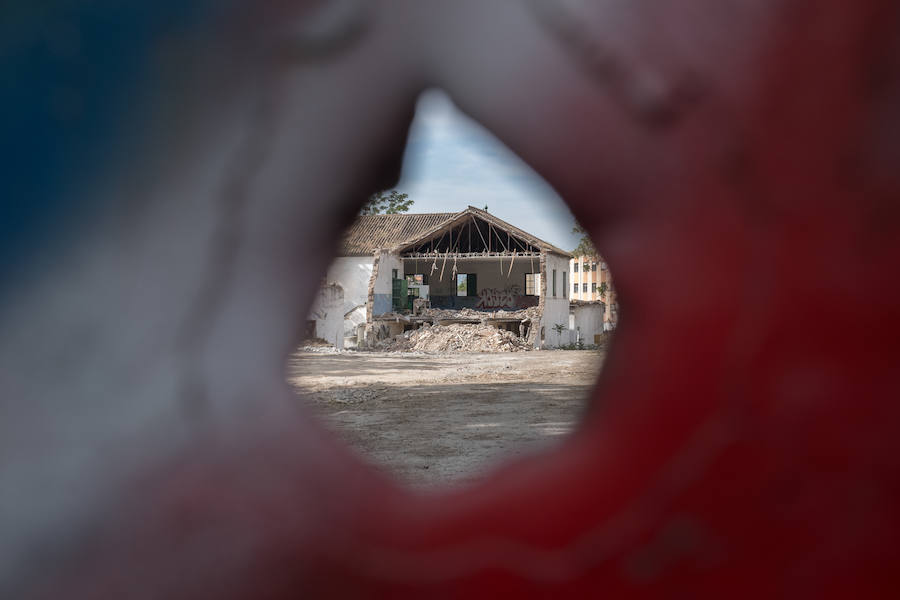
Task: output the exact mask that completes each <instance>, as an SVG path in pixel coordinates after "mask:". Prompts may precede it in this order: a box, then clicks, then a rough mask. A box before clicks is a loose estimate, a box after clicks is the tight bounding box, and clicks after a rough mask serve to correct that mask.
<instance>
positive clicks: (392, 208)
mask: <svg viewBox="0 0 900 600" xmlns="http://www.w3.org/2000/svg"><path fill="white" fill-rule="evenodd" d="M413 202H414V200H411V199H410V198H409V194H401V193H400V192H398V191H397V190H391V191H389V192H388V191H384V192H378V193H377V194H372V196H371V197H370V198H369V199H368V200H367V201H366V203H365V204H364V205H363V207H362V210H360V211H359V214H361V215H380V214H385V215H396V214H399V213H405V212H407V211H409V208H410V207H411V206H412V205H413Z"/></svg>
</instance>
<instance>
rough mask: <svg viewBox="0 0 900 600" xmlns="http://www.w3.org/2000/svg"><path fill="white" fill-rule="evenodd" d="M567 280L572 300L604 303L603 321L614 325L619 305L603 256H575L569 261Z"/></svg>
mask: <svg viewBox="0 0 900 600" xmlns="http://www.w3.org/2000/svg"><path fill="white" fill-rule="evenodd" d="M569 281H571V282H572V283H571V286H572V289H571V292H572V300H581V301H583V302H596V301H600V302H603V303H604V304H606V310H605V311H604V314H603V322H604V323H610V324H612V325H613V326H615V323H616V321H617V317H618V309H619V306H618V304H617V303H616V291H615V289H614V288H613V283H612V275H610V272H609V267H608V266H607V264H606V261H605V260H603V257H601V256H597V257H592V256H576V257H575V258H573V259H572V260H570V261H569Z"/></svg>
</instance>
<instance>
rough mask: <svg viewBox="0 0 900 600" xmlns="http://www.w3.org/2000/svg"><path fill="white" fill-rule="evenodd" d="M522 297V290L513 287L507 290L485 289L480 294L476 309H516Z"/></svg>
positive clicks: (515, 286) (516, 286)
mask: <svg viewBox="0 0 900 600" xmlns="http://www.w3.org/2000/svg"><path fill="white" fill-rule="evenodd" d="M521 295H522V288H521V287H519V286H518V285H511V286H509V287H507V288H503V289H500V288H484V289H482V290H481V291H480V292H478V302H477V303H476V304H475V308H516V306H517V301H518V299H519V297H521Z"/></svg>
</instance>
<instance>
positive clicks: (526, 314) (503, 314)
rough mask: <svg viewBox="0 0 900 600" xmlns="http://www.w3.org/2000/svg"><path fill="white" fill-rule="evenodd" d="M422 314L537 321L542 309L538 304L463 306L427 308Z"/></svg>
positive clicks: (453, 317) (440, 316)
mask: <svg viewBox="0 0 900 600" xmlns="http://www.w3.org/2000/svg"><path fill="white" fill-rule="evenodd" d="M420 316H423V317H431V318H432V319H478V320H481V321H483V320H485V319H521V320H522V321H525V320H529V319H530V320H531V321H535V322H536V321H537V320H538V319H539V318H540V309H539V308H538V307H537V306H532V307H530V308H523V309H521V310H497V311H486V310H474V309H471V308H461V309H459V310H451V309H444V308H425V309H422V310H421V312H420Z"/></svg>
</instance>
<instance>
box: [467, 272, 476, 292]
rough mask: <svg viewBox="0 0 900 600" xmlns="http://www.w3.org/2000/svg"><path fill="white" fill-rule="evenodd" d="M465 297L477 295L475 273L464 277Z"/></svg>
mask: <svg viewBox="0 0 900 600" xmlns="http://www.w3.org/2000/svg"><path fill="white" fill-rule="evenodd" d="M466 295H467V296H477V295H478V277H477V276H476V274H475V273H469V274H468V275H466Z"/></svg>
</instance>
